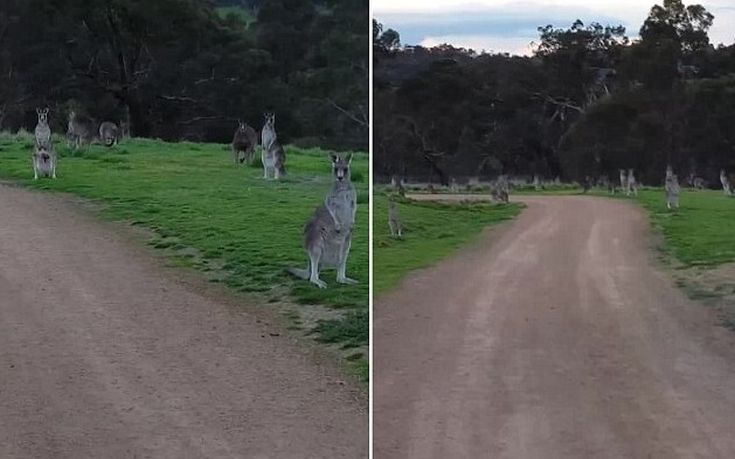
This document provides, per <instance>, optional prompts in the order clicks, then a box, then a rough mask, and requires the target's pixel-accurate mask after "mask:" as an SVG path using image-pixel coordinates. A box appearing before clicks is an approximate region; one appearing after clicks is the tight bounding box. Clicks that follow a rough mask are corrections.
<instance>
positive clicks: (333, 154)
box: [329, 152, 339, 163]
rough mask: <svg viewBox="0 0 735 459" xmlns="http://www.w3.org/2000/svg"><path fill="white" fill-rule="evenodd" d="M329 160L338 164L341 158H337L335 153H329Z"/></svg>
mask: <svg viewBox="0 0 735 459" xmlns="http://www.w3.org/2000/svg"><path fill="white" fill-rule="evenodd" d="M329 158H330V159H331V160H332V162H333V163H336V162H337V161H338V160H339V156H337V155H336V154H335V153H334V152H330V153H329Z"/></svg>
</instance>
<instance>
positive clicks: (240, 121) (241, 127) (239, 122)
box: [237, 120, 245, 132]
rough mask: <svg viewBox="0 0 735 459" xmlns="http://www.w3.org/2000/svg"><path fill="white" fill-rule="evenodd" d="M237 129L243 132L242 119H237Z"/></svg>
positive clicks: (243, 124)
mask: <svg viewBox="0 0 735 459" xmlns="http://www.w3.org/2000/svg"><path fill="white" fill-rule="evenodd" d="M237 130H238V131H240V132H245V123H244V122H243V121H242V120H237Z"/></svg>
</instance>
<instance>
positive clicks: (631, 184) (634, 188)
mask: <svg viewBox="0 0 735 459" xmlns="http://www.w3.org/2000/svg"><path fill="white" fill-rule="evenodd" d="M626 185H627V186H628V188H627V189H626V192H625V194H626V195H628V196H630V195H631V194H633V195H635V196H638V182H636V180H635V175H633V169H628V179H627V180H626Z"/></svg>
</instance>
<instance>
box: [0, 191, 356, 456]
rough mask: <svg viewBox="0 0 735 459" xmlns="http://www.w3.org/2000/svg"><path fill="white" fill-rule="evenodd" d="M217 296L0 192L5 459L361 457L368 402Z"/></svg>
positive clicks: (91, 224)
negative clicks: (175, 278)
mask: <svg viewBox="0 0 735 459" xmlns="http://www.w3.org/2000/svg"><path fill="white" fill-rule="evenodd" d="M214 296H216V295H207V294H204V293H202V292H200V291H197V289H194V288H191V286H187V285H185V284H183V283H181V282H179V281H177V280H174V279H173V276H172V273H171V272H168V270H165V269H162V268H161V267H160V266H159V265H158V263H157V262H154V261H152V260H151V259H150V258H148V256H147V255H146V254H145V251H144V250H139V249H136V248H135V247H134V246H132V245H131V244H130V243H129V241H128V240H127V238H126V237H123V236H121V235H119V234H117V233H116V232H115V231H113V230H111V227H110V225H102V224H100V223H99V222H97V221H96V220H94V219H93V218H91V217H89V216H86V215H85V214H84V213H83V212H80V211H79V209H78V208H77V206H75V205H71V204H69V203H68V202H67V201H66V200H63V199H58V198H56V197H53V196H51V195H49V194H43V193H33V192H29V191H24V190H20V189H15V188H10V187H7V186H3V185H0V457H1V458H3V459H11V458H34V459H35V458H70V459H71V458H73V459H82V458H95V459H99V458H106V459H107V458H156V459H158V458H176V459H185V458H307V457H308V458H359V457H367V449H368V433H367V432H368V430H367V429H368V420H367V412H366V405H367V404H366V403H365V400H364V397H363V395H362V393H361V391H360V390H359V389H358V388H356V387H354V386H352V385H351V384H350V383H347V384H345V383H344V381H343V378H340V376H339V373H338V371H337V370H335V369H334V368H333V367H332V366H331V365H329V364H318V363H317V358H316V357H315V355H314V354H313V353H310V352H308V351H307V350H305V349H308V348H309V347H310V346H308V345H307V346H304V344H303V343H301V344H300V343H298V342H296V341H295V340H293V339H291V338H288V337H287V336H285V335H284V334H283V333H281V335H279V336H272V335H271V333H273V335H276V332H277V330H275V329H274V328H273V326H270V325H267V324H266V323H265V321H258V320H256V318H255V317H254V316H253V315H250V314H247V313H245V312H242V310H240V311H239V312H238V310H236V309H235V308H229V307H227V306H226V304H225V301H224V300H222V301H219V300H217V299H214Z"/></svg>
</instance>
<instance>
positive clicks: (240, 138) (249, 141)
mask: <svg viewBox="0 0 735 459" xmlns="http://www.w3.org/2000/svg"><path fill="white" fill-rule="evenodd" d="M257 146H258V133H257V132H255V129H253V128H251V127H250V126H248V125H247V124H246V123H244V122H243V121H240V120H238V121H237V130H235V135H234V137H233V138H232V157H233V159H234V160H235V164H238V163H247V164H250V163H251V162H252V161H253V156H254V155H255V147H257ZM240 153H242V156H240Z"/></svg>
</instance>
